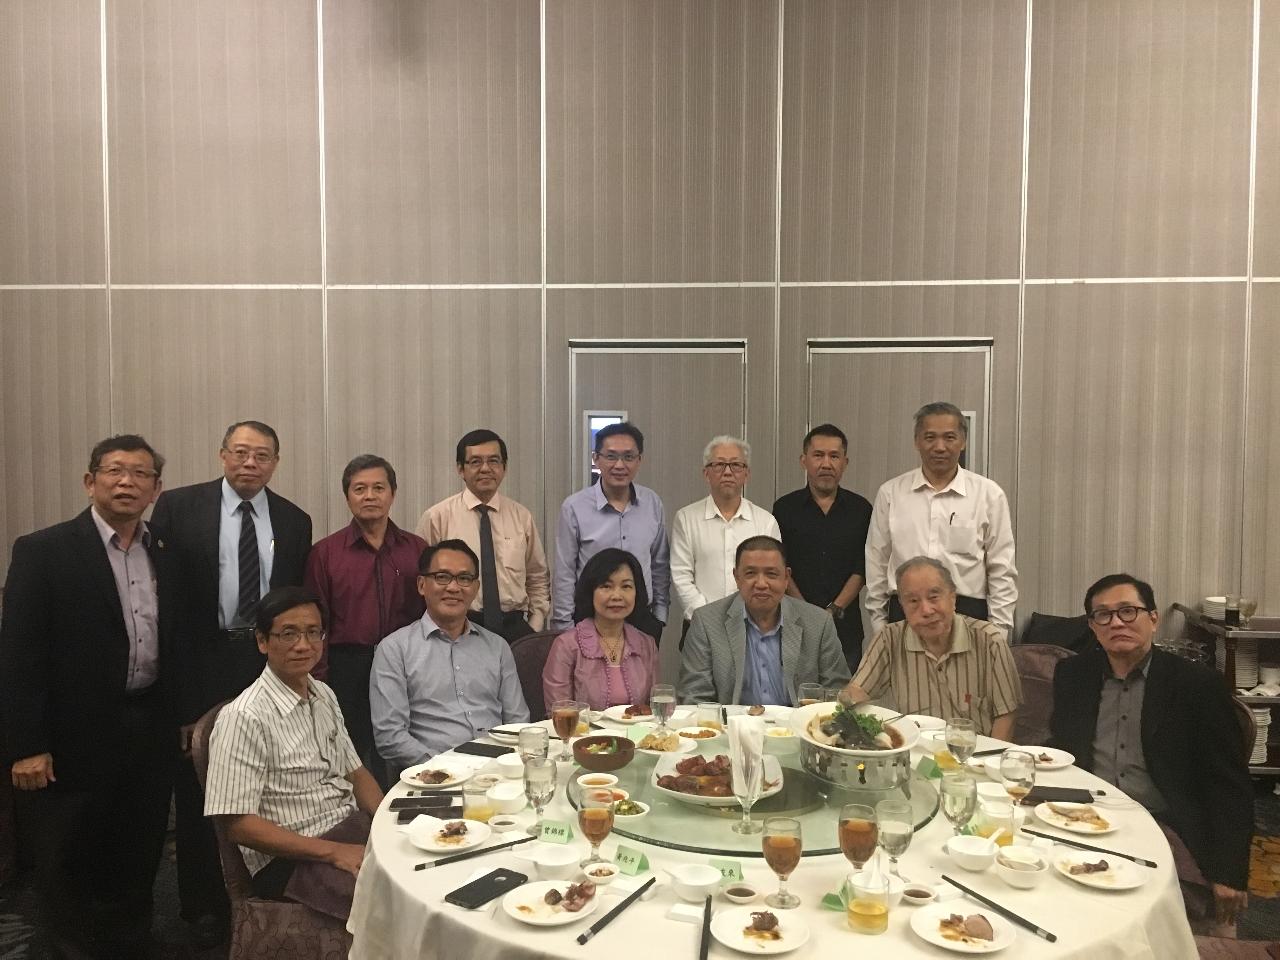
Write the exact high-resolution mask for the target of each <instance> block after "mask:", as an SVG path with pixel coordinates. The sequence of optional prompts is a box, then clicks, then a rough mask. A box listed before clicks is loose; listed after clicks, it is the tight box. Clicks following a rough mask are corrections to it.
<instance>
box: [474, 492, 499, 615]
mask: <svg viewBox="0 0 1280 960" xmlns="http://www.w3.org/2000/svg"><path fill="white" fill-rule="evenodd" d="M476 509H477V510H479V511H480V592H481V593H482V594H483V596H482V597H481V598H480V604H481V609H482V611H483V613H482V617H483V619H484V626H485V629H486V630H492V631H493V632H494V633H497V632H498V630H499V629H501V627H502V598H501V597H499V596H498V566H497V564H496V563H495V562H494V558H493V524H492V523H491V522H490V520H489V511H490V510H492V509H493V507H491V506H489V505H488V504H484V503H482V504H480V506H478V507H476Z"/></svg>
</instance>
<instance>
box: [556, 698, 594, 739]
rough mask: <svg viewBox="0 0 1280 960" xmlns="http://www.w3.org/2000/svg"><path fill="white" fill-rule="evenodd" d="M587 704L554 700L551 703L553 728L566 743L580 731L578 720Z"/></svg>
mask: <svg viewBox="0 0 1280 960" xmlns="http://www.w3.org/2000/svg"><path fill="white" fill-rule="evenodd" d="M585 707H586V704H583V703H579V702H578V701H577V700H554V701H552V703H551V726H552V727H553V728H554V729H555V731H556V736H557V737H559V738H560V739H561V740H563V741H564V742H565V743H568V742H569V738H570V737H572V736H573V735H574V733H576V732H577V730H578V719H579V717H581V716H582V711H583V709H584V708H585Z"/></svg>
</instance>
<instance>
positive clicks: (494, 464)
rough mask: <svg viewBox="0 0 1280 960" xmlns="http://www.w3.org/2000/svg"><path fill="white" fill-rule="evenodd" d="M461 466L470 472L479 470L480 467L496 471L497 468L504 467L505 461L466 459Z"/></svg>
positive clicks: (497, 458) (485, 458) (484, 458)
mask: <svg viewBox="0 0 1280 960" xmlns="http://www.w3.org/2000/svg"><path fill="white" fill-rule="evenodd" d="M462 465H463V466H464V467H470V468H471V469H472V470H479V469H480V468H481V467H491V468H493V469H495V470H496V469H497V468H498V467H503V466H506V461H504V460H503V459H502V458H501V457H468V458H467V459H466V460H463V461H462Z"/></svg>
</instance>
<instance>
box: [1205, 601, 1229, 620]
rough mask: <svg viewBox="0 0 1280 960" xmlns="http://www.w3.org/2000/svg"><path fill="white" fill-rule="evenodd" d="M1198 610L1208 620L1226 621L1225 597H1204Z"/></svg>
mask: <svg viewBox="0 0 1280 960" xmlns="http://www.w3.org/2000/svg"><path fill="white" fill-rule="evenodd" d="M1200 609H1201V611H1202V612H1203V613H1204V615H1205V616H1206V617H1208V618H1209V619H1210V620H1225V619H1227V598H1226V597H1205V598H1204V599H1203V600H1201V601H1200Z"/></svg>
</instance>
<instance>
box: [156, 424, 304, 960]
mask: <svg viewBox="0 0 1280 960" xmlns="http://www.w3.org/2000/svg"><path fill="white" fill-rule="evenodd" d="M218 456H219V458H221V460H222V471H223V476H222V477H221V478H220V479H218V480H210V481H208V482H207V483H196V484H192V485H191V486H188V487H181V488H179V489H177V490H170V491H169V492H167V493H165V494H164V495H163V496H162V497H160V499H159V501H158V502H157V503H156V509H155V512H154V513H153V515H152V518H151V524H152V526H153V527H154V528H155V531H156V535H157V536H158V537H159V538H160V539H161V540H163V541H165V543H166V544H168V546H169V548H170V551H171V552H172V553H173V554H174V555H175V557H176V559H177V573H178V589H179V604H180V609H179V613H178V616H179V621H178V624H177V629H176V641H177V645H178V655H179V658H180V669H181V677H182V686H181V690H180V694H181V701H180V707H181V722H182V725H183V726H182V731H181V734H182V738H181V746H182V751H183V754H184V755H185V756H186V757H187V760H185V761H184V762H182V763H180V764H179V766H178V772H177V776H176V780H175V785H174V798H175V801H176V806H177V820H176V827H177V844H178V894H179V899H180V901H181V908H182V916H183V917H184V918H185V919H187V920H189V921H192V923H193V924H194V930H193V935H194V938H195V941H196V943H197V945H199V946H202V947H203V946H211V945H213V944H215V943H219V942H221V940H222V939H223V937H224V936H225V934H226V921H227V916H228V913H229V905H228V903H227V896H226V892H225V889H224V888H223V884H222V869H221V866H220V864H219V862H218V847H217V842H216V840H215V838H214V835H213V828H212V827H211V826H210V824H209V822H208V821H207V820H206V819H205V817H204V796H203V793H202V791H201V790H200V784H199V781H198V780H197V779H196V774H195V768H194V767H193V766H192V764H191V762H190V753H191V729H192V727H193V726H194V725H195V722H196V721H197V720H199V719H200V716H201V715H202V714H203V713H204V712H205V711H207V710H208V709H209V708H210V707H212V706H213V705H214V704H216V703H220V702H221V701H223V700H229V699H231V698H232V697H235V696H236V695H238V694H239V693H240V691H242V690H243V689H244V688H245V687H247V686H248V685H249V684H250V683H252V682H253V681H254V680H255V679H257V677H258V676H259V675H261V673H262V668H263V664H264V663H265V659H264V657H263V655H262V654H261V653H259V652H258V646H257V643H255V641H254V635H253V608H254V605H255V604H256V603H257V602H258V600H259V599H260V598H261V597H263V596H265V595H266V593H267V591H269V590H271V589H273V588H275V587H286V586H288V587H296V586H301V585H302V575H303V570H304V568H305V566H306V562H307V553H308V552H309V551H310V549H311V518H310V517H309V516H308V515H307V514H306V513H304V512H303V511H302V510H300V509H299V508H298V507H296V506H295V505H294V504H292V503H290V502H289V501H288V500H286V499H285V498H284V497H281V496H279V495H278V494H276V493H274V492H273V491H271V490H268V489H267V484H268V483H270V482H271V476H272V474H274V473H275V470H276V467H277V466H278V465H279V463H280V438H279V436H278V435H277V434H276V432H275V430H273V429H272V428H271V427H269V426H267V425H266V424H265V423H260V422H259V421H257V420H243V421H240V422H238V423H233V424H232V425H231V426H230V427H228V428H227V432H226V434H225V435H224V436H223V438H222V448H221V449H220V450H219V451H218Z"/></svg>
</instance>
